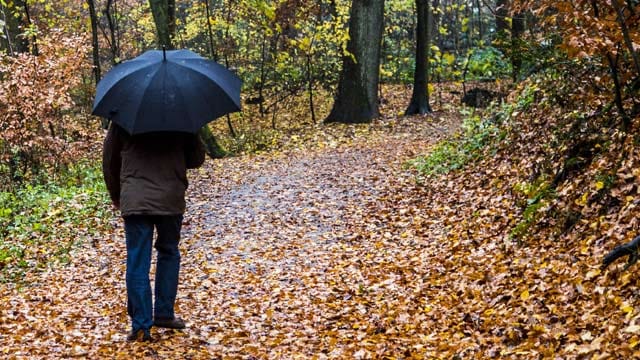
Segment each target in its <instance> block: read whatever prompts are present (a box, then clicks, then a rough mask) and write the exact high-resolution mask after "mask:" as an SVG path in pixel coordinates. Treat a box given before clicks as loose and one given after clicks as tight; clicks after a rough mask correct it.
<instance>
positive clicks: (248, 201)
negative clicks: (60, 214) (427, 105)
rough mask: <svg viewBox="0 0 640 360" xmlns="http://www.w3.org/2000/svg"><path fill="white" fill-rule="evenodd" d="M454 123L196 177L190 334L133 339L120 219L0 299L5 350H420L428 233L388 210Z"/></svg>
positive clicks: (186, 246)
mask: <svg viewBox="0 0 640 360" xmlns="http://www.w3.org/2000/svg"><path fill="white" fill-rule="evenodd" d="M456 127H457V120H456V119H446V118H442V119H434V118H413V119H407V121H406V122H405V123H402V124H397V123H395V122H381V123H379V124H376V125H373V126H367V127H344V126H340V125H335V126H333V127H327V128H326V129H325V130H323V132H322V136H320V137H318V139H317V143H316V144H314V146H313V149H301V150H299V151H295V150H289V151H287V152H286V153H280V154H268V155H260V156H247V157H236V158H228V159H224V160H220V161H208V162H207V164H206V166H205V167H204V168H202V169H199V170H197V171H195V172H193V173H192V174H190V179H191V185H190V193H189V199H188V201H189V206H188V210H187V215H186V218H185V225H184V228H183V241H182V244H181V249H182V257H183V261H182V264H183V266H182V272H181V284H180V289H179V296H178V301H177V306H178V309H177V312H178V314H179V315H180V316H182V317H184V318H185V319H187V321H188V329H187V330H186V331H184V332H181V333H174V332H173V331H163V330H154V336H155V337H156V339H157V341H155V342H154V343H151V344H130V343H127V342H126V341H125V340H124V338H125V334H126V332H127V330H128V326H129V325H128V318H127V315H126V293H125V287H124V259H125V252H124V241H123V234H122V228H121V224H120V221H119V219H118V218H116V217H114V220H113V225H114V227H115V231H114V233H112V234H105V236H104V237H103V238H100V239H93V241H91V242H87V243H85V244H83V245H82V246H81V247H80V248H78V249H77V250H76V251H75V252H74V254H73V255H74V257H73V259H72V261H71V263H70V264H69V265H68V266H65V267H56V268H52V269H50V270H49V271H47V272H46V273H40V274H37V275H34V276H33V278H30V279H29V286H27V287H23V288H21V289H10V290H8V292H7V293H5V294H2V295H0V296H1V297H0V299H1V300H2V302H3V306H2V310H1V311H2V313H1V314H0V318H1V323H0V325H1V326H2V330H3V331H2V333H1V334H0V342H1V343H2V345H0V354H4V355H8V356H15V357H18V358H22V357H25V358H29V357H34V358H38V357H47V356H50V355H51V354H56V356H57V357H92V358H95V357H121V358H131V357H132V356H148V357H150V358H216V357H230V358H238V357H240V358H242V357H247V358H250V357H254V358H277V357H281V358H292V357H295V356H303V357H311V356H312V355H315V356H318V357H329V358H347V357H352V356H364V355H366V354H369V355H371V354H375V353H376V352H380V353H399V352H400V351H401V349H405V348H406V346H407V345H409V343H407V341H409V342H412V343H414V342H415V343H416V344H417V343H419V337H416V336H418V335H417V333H416V334H411V333H407V332H406V330H405V329H403V328H402V327H404V326H405V325H407V324H412V323H413V324H416V326H418V325H419V324H418V323H416V319H415V318H414V315H412V314H410V313H408V312H406V311H405V310H403V306H405V305H407V304H408V303H409V302H413V301H417V299H414V298H413V297H414V296H415V295H416V294H415V293H414V292H413V290H412V289H413V288H414V287H415V286H418V285H419V284H420V282H421V280H420V279H413V280H411V281H410V282H409V283H407V280H408V279H405V278H404V276H405V275H402V273H401V272H398V271H397V269H399V268H403V267H407V266H410V265H411V262H412V261H415V257H416V255H418V252H417V251H419V248H420V246H421V245H420V244H419V243H424V242H425V241H426V240H428V239H419V241H417V240H418V239H414V237H413V235H412V234H411V233H410V232H408V231H407V226H408V225H409V223H410V222H412V221H413V219H414V216H418V217H419V215H416V214H413V213H410V211H409V210H408V209H407V208H398V209H393V208H391V209H390V208H387V206H388V205H389V201H390V199H391V197H392V196H396V195H399V194H400V193H402V194H403V196H404V195H407V196H410V193H411V192H412V191H413V190H415V188H416V185H415V180H414V178H413V175H412V174H411V173H410V171H409V170H407V169H405V167H403V165H404V163H405V162H406V161H407V160H410V159H411V158H413V157H415V156H416V155H418V154H420V153H421V152H424V151H425V149H426V148H427V147H428V145H429V144H430V143H433V142H434V141H436V140H437V139H440V138H442V137H443V136H445V135H447V134H448V133H450V132H451V131H453V130H454V129H455V128H456ZM405 192H407V193H406V194H405ZM408 200H409V201H413V200H417V199H413V200H411V199H408ZM395 205H397V206H399V207H401V206H403V205H402V204H399V203H396V204H395ZM412 258H413V259H412ZM407 286H409V287H408V288H407ZM396 322H397V324H396ZM398 324H405V325H402V326H400V327H398ZM416 330H418V329H416ZM424 333H425V334H426V333H427V332H424ZM402 351H404V350H402Z"/></svg>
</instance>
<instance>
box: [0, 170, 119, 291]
mask: <svg viewBox="0 0 640 360" xmlns="http://www.w3.org/2000/svg"><path fill="white" fill-rule="evenodd" d="M108 204H109V201H108V196H107V193H106V190H105V186H104V182H103V180H102V174H101V171H100V169H99V167H98V166H95V164H90V163H89V162H84V163H81V164H76V165H72V166H70V167H68V168H67V170H66V171H65V172H64V174H62V175H61V176H60V177H59V178H58V179H56V180H52V181H50V182H47V183H43V184H27V185H23V186H22V187H20V188H18V189H17V190H15V191H13V192H0V270H1V273H0V281H11V280H17V279H19V277H20V276H21V274H22V272H23V271H24V270H26V269H27V268H32V269H40V268H42V267H44V266H46V265H47V264H48V263H50V262H52V261H64V259H65V258H66V255H67V253H68V252H69V250H70V249H71V248H72V247H73V246H74V245H75V244H76V243H77V242H79V241H82V240H84V239H86V237H88V236H92V235H95V234H97V233H99V232H100V231H101V229H104V227H105V225H106V224H107V223H108V220H109V219H110V218H111V217H112V216H113V213H112V211H111V210H110V208H109V205H108Z"/></svg>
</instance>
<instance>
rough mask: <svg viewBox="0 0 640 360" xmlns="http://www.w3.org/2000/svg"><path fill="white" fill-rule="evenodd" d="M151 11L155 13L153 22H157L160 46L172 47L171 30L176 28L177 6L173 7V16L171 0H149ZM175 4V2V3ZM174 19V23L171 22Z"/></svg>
mask: <svg viewBox="0 0 640 360" xmlns="http://www.w3.org/2000/svg"><path fill="white" fill-rule="evenodd" d="M149 5H150V6H151V13H152V14H153V22H154V23H155V24H156V33H157V42H158V48H162V47H163V46H164V47H165V48H167V49H172V48H173V47H172V44H171V30H172V29H173V30H175V19H176V18H175V6H174V7H173V11H174V13H173V17H172V16H171V14H170V9H169V0H149ZM174 5H175V3H174ZM172 19H173V21H174V24H173V25H170V24H169V22H170V21H171V20H172Z"/></svg>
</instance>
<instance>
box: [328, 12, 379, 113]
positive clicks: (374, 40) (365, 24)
mask: <svg viewBox="0 0 640 360" xmlns="http://www.w3.org/2000/svg"><path fill="white" fill-rule="evenodd" d="M383 13H384V0H353V2H352V3H351V17H350V19H349V41H348V42H347V51H348V55H345V56H344V57H343V60H342V71H341V73H340V80H339V83H338V91H337V94H336V98H335V101H334V103H333V108H332V109H331V112H330V113H329V116H328V117H327V118H326V119H325V122H343V123H367V122H371V120H373V119H374V118H376V117H378V116H379V115H380V113H379V109H378V92H377V87H378V82H379V78H380V42H381V40H382V30H383V23H382V20H383Z"/></svg>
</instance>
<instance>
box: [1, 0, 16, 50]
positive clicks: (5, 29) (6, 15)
mask: <svg viewBox="0 0 640 360" xmlns="http://www.w3.org/2000/svg"><path fill="white" fill-rule="evenodd" d="M0 15H1V16H2V19H1V20H2V22H3V26H2V27H0V30H2V36H0V50H2V49H6V50H7V53H8V54H9V55H10V56H13V51H14V45H13V40H12V37H13V35H12V31H11V28H12V26H11V25H12V23H11V22H13V23H15V18H14V17H13V16H11V12H10V11H9V9H8V8H7V6H5V5H3V3H2V2H0ZM3 39H4V40H3Z"/></svg>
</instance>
